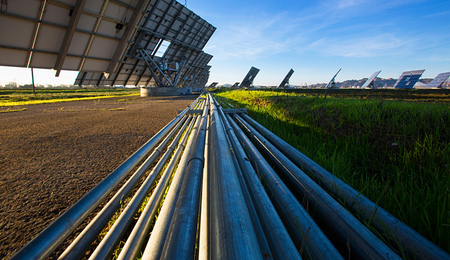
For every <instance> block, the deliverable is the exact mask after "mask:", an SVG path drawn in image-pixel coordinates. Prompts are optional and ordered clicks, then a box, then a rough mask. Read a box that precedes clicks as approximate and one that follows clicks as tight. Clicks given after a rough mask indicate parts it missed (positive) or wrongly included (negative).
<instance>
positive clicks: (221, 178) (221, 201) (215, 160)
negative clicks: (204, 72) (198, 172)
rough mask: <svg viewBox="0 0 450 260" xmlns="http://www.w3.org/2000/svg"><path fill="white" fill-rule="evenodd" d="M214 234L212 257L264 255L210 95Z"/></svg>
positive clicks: (238, 257) (210, 173)
mask: <svg viewBox="0 0 450 260" xmlns="http://www.w3.org/2000/svg"><path fill="white" fill-rule="evenodd" d="M210 107H211V110H210V111H211V114H210V116H211V121H210V127H209V131H210V138H211V139H210V141H211V144H212V146H211V150H210V151H209V153H210V154H211V156H210V159H211V161H210V164H211V167H210V171H209V172H208V174H209V177H210V179H211V180H210V181H211V190H210V191H211V194H210V196H211V201H213V202H214V203H211V205H210V206H211V209H210V210H211V230H210V232H211V234H210V247H211V258H213V259H219V258H223V259H262V258H263V257H262V254H261V251H260V248H259V245H258V240H257V238H256V234H255V231H254V229H253V225H252V221H251V218H250V213H249V212H248V209H247V206H246V203H245V200H243V198H244V194H243V192H242V190H241V187H240V183H239V179H238V176H237V175H238V173H237V170H236V168H235V166H234V162H233V158H232V155H231V153H230V147H229V145H228V142H227V139H226V133H225V131H224V128H223V124H222V120H221V119H220V115H219V113H218V111H217V108H216V106H215V104H214V102H213V100H212V99H211V98H210Z"/></svg>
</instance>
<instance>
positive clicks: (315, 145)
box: [216, 90, 450, 252]
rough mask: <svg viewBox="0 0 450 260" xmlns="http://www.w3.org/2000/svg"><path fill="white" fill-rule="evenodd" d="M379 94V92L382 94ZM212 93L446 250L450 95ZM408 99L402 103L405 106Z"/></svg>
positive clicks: (449, 214) (448, 235)
mask: <svg viewBox="0 0 450 260" xmlns="http://www.w3.org/2000/svg"><path fill="white" fill-rule="evenodd" d="M383 91H384V92H383ZM323 93H324V90H297V91H269V90H266V91H245V90H244V91H238V90H236V91H218V92H216V97H217V98H218V99H219V100H222V101H226V102H222V103H223V106H224V107H226V106H227V102H229V103H231V104H233V105H234V106H235V107H245V108H247V109H248V113H249V115H250V116H251V117H252V118H254V119H255V120H257V121H258V122H260V123H261V124H262V125H264V126H265V127H267V128H268V129H269V130H271V131H272V132H274V133H275V134H277V135H278V136H280V137H281V138H283V139H284V140H285V141H287V142H289V143H290V144H291V145H293V146H294V147H296V148H297V149H298V150H299V151H301V152H302V153H304V154H305V155H307V156H308V157H310V158H311V159H313V160H314V161H316V162H317V163H319V164H320V165H322V166H323V167H324V168H326V169H327V170H329V171H331V172H332V173H333V174H335V175H337V176H338V177H339V178H341V179H342V180H344V181H345V182H347V183H348V184H349V185H351V186H352V187H354V188H355V189H357V190H359V191H362V193H363V194H364V195H365V196H367V197H369V198H370V199H371V200H373V201H374V202H378V203H379V205H380V206H381V207H383V208H384V209H386V210H387V211H389V212H391V213H392V214H393V215H394V216H396V217H397V218H399V219H400V220H402V221H403V222H405V223H406V224H407V225H409V226H410V227H412V228H414V229H415V230H417V231H419V232H420V233H421V234H423V235H424V236H425V237H427V238H428V239H430V240H431V241H432V242H434V243H435V244H437V245H438V246H440V247H441V248H443V249H444V250H446V251H447V252H448V251H449V250H450V223H449V220H450V197H449V187H450V169H449V167H450V144H449V137H450V120H449V117H450V108H449V107H450V106H449V105H450V91H448V90H436V91H430V90H423V91H422V90H419V91H415V90H413V91H403V90H402V91H397V90H365V91H361V90H348V91H346V90H343V91H340V90H332V91H331V92H329V96H328V97H327V99H326V100H325V99H324V98H323ZM406 100H408V101H406Z"/></svg>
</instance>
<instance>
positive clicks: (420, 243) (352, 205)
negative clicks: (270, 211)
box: [241, 114, 450, 259]
mask: <svg viewBox="0 0 450 260" xmlns="http://www.w3.org/2000/svg"><path fill="white" fill-rule="evenodd" d="M241 116H242V117H243V118H244V119H245V120H246V121H247V122H248V123H249V124H250V125H252V126H253V127H254V128H256V130H258V131H259V132H260V133H261V134H262V135H263V136H264V137H265V138H267V139H268V140H269V141H270V142H271V143H272V144H273V145H274V146H275V147H277V148H278V149H280V150H281V151H282V152H283V154H285V155H286V156H287V157H288V158H289V159H290V160H291V161H292V162H293V163H295V164H296V165H297V166H298V167H301V168H302V169H303V170H304V171H305V172H307V173H308V174H310V175H311V176H312V177H313V178H314V179H316V180H318V181H319V183H320V185H321V186H322V187H324V188H325V189H326V190H327V191H328V192H330V193H331V194H332V195H333V196H335V197H336V198H338V199H339V200H340V201H343V202H344V203H345V205H346V207H347V208H349V209H351V211H352V212H353V214H355V215H357V216H360V217H361V218H363V219H364V220H365V221H367V222H370V225H371V226H373V227H375V229H376V230H377V231H378V232H380V233H381V234H385V235H387V236H388V237H391V236H392V238H391V239H392V240H393V241H394V245H397V243H399V244H401V245H402V246H403V247H404V248H405V249H406V250H407V251H408V254H409V257H410V258H417V259H450V255H449V254H448V253H446V252H445V251H444V250H442V249H441V248H439V247H438V246H436V245H435V244H433V243H432V242H430V241H429V240H428V239H426V238H425V237H423V236H422V235H420V234H419V233H418V232H416V231H415V230H413V229H412V228H410V227H409V226H407V225H406V224H405V223H403V222H401V221H400V220H399V219H397V218H396V217H394V216H393V215H392V214H390V213H389V212H387V211H386V210H385V209H383V208H381V207H379V206H378V205H377V204H376V203H374V202H373V201H371V200H370V199H368V198H367V197H365V196H364V195H362V194H361V193H360V192H358V191H357V190H355V189H353V188H352V187H351V186H350V185H348V184H347V183H345V182H343V181H342V180H341V179H339V178H337V177H336V176H335V175H334V174H332V173H331V172H329V171H327V170H326V169H325V168H323V167H322V166H320V165H319V164H317V163H316V162H314V161H313V160H311V159H310V158H308V157H307V156H306V155H304V154H303V153H301V152H300V151H298V150H297V149H295V148H294V147H292V146H291V145H290V144H288V143H287V142H286V141H284V140H283V139H281V138H280V137H278V136H276V135H275V134H274V133H272V132H270V131H269V130H268V129H266V128H265V127H264V126H262V125H261V124H259V123H258V122H256V121H255V120H254V119H252V118H251V117H249V116H247V115H245V114H241Z"/></svg>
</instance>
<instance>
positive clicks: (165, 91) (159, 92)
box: [141, 87, 192, 97]
mask: <svg viewBox="0 0 450 260" xmlns="http://www.w3.org/2000/svg"><path fill="white" fill-rule="evenodd" d="M190 94H192V89H191V88H158V87H141V97H159V96H182V95H190Z"/></svg>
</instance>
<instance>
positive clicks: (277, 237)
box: [220, 110, 301, 259]
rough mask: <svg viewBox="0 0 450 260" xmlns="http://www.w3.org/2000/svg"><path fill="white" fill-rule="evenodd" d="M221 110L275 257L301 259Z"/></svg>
mask: <svg viewBox="0 0 450 260" xmlns="http://www.w3.org/2000/svg"><path fill="white" fill-rule="evenodd" d="M220 112H221V115H222V118H223V119H224V120H223V122H224V124H225V129H226V131H227V133H228V136H229V137H230V141H231V144H232V146H233V151H234V153H235V154H236V158H237V160H238V163H239V165H240V167H241V169H242V171H243V173H244V174H243V178H244V181H245V183H246V184H247V187H248V189H249V194H250V196H251V199H252V201H253V203H254V204H255V209H256V211H257V214H258V217H259V219H261V221H260V223H261V225H262V228H263V230H264V232H265V233H266V235H267V236H266V238H267V242H268V243H269V246H270V249H271V252H272V255H273V257H274V258H275V259H301V257H300V254H299V252H298V250H297V248H296V247H295V244H294V242H293V241H292V239H291V237H290V236H289V233H288V231H287V230H286V228H285V226H284V225H283V222H282V220H281V218H280V216H279V215H278V213H277V211H276V209H275V207H274V206H273V204H272V202H271V201H270V198H269V196H268V195H267V193H266V191H265V190H264V187H263V185H262V183H261V181H260V180H259V178H258V176H257V174H256V171H255V169H254V168H253V167H252V165H251V163H250V161H249V159H248V157H247V155H246V154H245V151H244V149H243V148H242V146H241V145H240V143H239V140H238V139H237V137H236V134H235V133H234V130H233V128H231V126H230V124H229V122H228V120H227V119H226V117H225V115H224V114H223V111H221V110H220Z"/></svg>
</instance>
